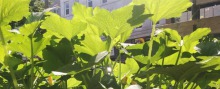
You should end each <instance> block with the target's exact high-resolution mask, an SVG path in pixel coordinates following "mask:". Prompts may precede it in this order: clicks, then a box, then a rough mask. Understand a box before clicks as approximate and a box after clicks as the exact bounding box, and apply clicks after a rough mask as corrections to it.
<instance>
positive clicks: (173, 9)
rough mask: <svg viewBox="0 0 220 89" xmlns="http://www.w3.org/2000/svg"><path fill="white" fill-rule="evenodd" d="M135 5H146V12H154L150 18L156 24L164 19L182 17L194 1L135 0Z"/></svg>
mask: <svg viewBox="0 0 220 89" xmlns="http://www.w3.org/2000/svg"><path fill="white" fill-rule="evenodd" d="M132 4H134V5H142V4H144V6H145V14H152V15H153V16H151V17H150V19H151V20H152V21H153V23H154V24H156V23H157V22H158V21H160V20H162V19H169V18H172V17H180V16H181V14H182V12H184V11H186V10H187V8H189V7H190V6H191V5H192V3H191V2H190V0H133V3H132Z"/></svg>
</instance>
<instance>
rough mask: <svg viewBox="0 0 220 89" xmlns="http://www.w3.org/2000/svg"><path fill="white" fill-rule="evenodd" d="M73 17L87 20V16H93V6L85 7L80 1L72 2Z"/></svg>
mask: <svg viewBox="0 0 220 89" xmlns="http://www.w3.org/2000/svg"><path fill="white" fill-rule="evenodd" d="M72 8H73V14H74V17H73V19H78V20H81V21H83V22H87V18H90V17H92V16H93V13H92V11H93V8H92V7H86V6H84V5H82V4H80V3H77V2H76V3H74V5H73V7H72Z"/></svg>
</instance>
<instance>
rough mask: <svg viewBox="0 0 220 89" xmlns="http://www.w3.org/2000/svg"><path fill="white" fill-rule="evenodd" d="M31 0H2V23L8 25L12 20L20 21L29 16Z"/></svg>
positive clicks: (0, 5) (0, 3)
mask: <svg viewBox="0 0 220 89" xmlns="http://www.w3.org/2000/svg"><path fill="white" fill-rule="evenodd" d="M12 2H13V4H12ZM29 2H30V1H29V0H7V1H5V0H0V25H1V26H2V25H7V24H8V23H9V22H11V21H19V20H21V19H22V18H23V17H24V16H28V15H29V14H30V13H29V8H28V6H29Z"/></svg>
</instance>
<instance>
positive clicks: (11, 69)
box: [9, 67, 19, 89]
mask: <svg viewBox="0 0 220 89" xmlns="http://www.w3.org/2000/svg"><path fill="white" fill-rule="evenodd" d="M9 70H10V75H11V77H12V81H13V84H14V87H15V89H19V87H18V83H17V79H16V76H15V73H14V70H13V68H11V67H9Z"/></svg>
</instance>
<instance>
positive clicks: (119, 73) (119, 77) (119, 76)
mask: <svg viewBox="0 0 220 89" xmlns="http://www.w3.org/2000/svg"><path fill="white" fill-rule="evenodd" d="M118 79H119V84H120V88H121V89H122V84H121V55H119V71H118Z"/></svg>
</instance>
